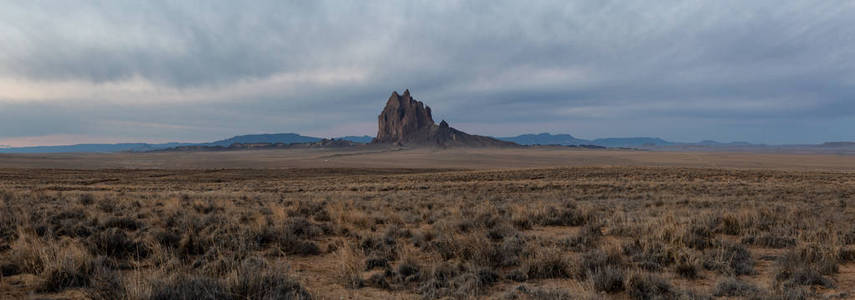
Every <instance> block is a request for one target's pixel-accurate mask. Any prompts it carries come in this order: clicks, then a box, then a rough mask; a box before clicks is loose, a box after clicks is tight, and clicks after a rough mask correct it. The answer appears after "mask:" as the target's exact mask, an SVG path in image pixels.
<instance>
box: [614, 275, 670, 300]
mask: <svg viewBox="0 0 855 300" xmlns="http://www.w3.org/2000/svg"><path fill="white" fill-rule="evenodd" d="M626 292H627V294H629V296H630V297H632V298H633V299H674V298H676V296H677V291H676V290H675V289H674V287H673V286H671V284H670V283H669V282H668V281H666V280H665V279H662V278H661V277H659V276H656V275H653V274H649V273H632V274H630V276H629V278H628V279H627V280H626Z"/></svg>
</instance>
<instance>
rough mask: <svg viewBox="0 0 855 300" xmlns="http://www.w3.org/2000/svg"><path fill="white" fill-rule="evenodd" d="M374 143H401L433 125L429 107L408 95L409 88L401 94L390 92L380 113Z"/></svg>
mask: <svg viewBox="0 0 855 300" xmlns="http://www.w3.org/2000/svg"><path fill="white" fill-rule="evenodd" d="M378 119H379V126H378V131H377V138H376V139H374V142H375V143H381V144H386V143H403V142H405V141H406V140H407V138H408V137H412V136H414V135H417V134H419V133H421V132H424V131H427V130H430V128H431V127H432V126H434V122H433V117H432V116H431V114H430V107H428V106H426V105H424V103H422V102H421V101H417V100H415V99H413V98H412V97H410V90H406V91H404V94H403V95H398V92H394V93H392V96H390V97H389V101H386V108H384V109H383V112H381V113H380V116H379V117H378Z"/></svg>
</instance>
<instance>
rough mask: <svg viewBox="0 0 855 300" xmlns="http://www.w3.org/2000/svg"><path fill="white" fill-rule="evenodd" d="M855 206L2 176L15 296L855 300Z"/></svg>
mask: <svg viewBox="0 0 855 300" xmlns="http://www.w3.org/2000/svg"><path fill="white" fill-rule="evenodd" d="M853 197H855V175H853V174H847V173H821V172H784V171H741V170H713V169H678V168H630V167H614V168H571V169H541V170H505V171H449V170H396V169H392V170H355V169H318V170H216V171H114V170H101V171H62V170H40V171H36V170H0V271H2V274H0V275H2V279H0V298H16V297H25V296H27V295H40V296H60V297H67V298H96V299H176V298H183V299H310V298H335V299H338V298H340V297H355V298H423V299H437V298H473V297H474V298H478V297H481V298H505V299H576V298H585V299H587V298H592V299H597V298H603V297H610V298H627V299H630V298H631V299H655V298H658V299H704V298H711V297H742V298H755V299H770V298H778V299H802V298H814V297H827V296H838V297H847V296H851V295H852V293H853V290H851V289H852V287H853V286H855V266H853V263H852V262H853V260H855V225H853V224H855V222H853V221H855V203H853Z"/></svg>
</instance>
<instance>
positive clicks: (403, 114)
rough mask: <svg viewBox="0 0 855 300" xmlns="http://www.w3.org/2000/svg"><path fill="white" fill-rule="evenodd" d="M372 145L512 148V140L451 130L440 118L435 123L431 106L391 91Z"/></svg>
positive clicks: (408, 94) (408, 93) (407, 92)
mask: <svg viewBox="0 0 855 300" xmlns="http://www.w3.org/2000/svg"><path fill="white" fill-rule="evenodd" d="M372 143H374V144H395V145H410V146H434V147H515V146H519V145H517V144H515V143H511V142H505V141H500V140H497V139H494V138H490V137H485V136H478V135H471V134H467V133H465V132H462V131H460V130H457V129H454V128H452V127H450V126H449V125H448V122H445V120H443V121H442V122H440V123H439V125H437V124H436V123H434V121H433V116H431V111H430V107H428V106H427V105H424V103H422V102H421V101H418V100H415V99H413V98H412V97H411V96H410V91H409V90H406V91H404V94H403V95H398V92H393V93H392V96H390V97H389V100H388V101H386V107H385V108H384V109H383V111H382V112H381V113H380V116H379V117H378V130H377V137H376V138H374V140H373V141H372Z"/></svg>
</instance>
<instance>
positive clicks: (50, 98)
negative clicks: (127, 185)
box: [0, 0, 855, 146]
mask: <svg viewBox="0 0 855 300" xmlns="http://www.w3.org/2000/svg"><path fill="white" fill-rule="evenodd" d="M239 3H242V1H163V2H161V1H85V2H84V1H3V2H1V3H0V145H12V146H25V145H35V144H39V145H50V144H69V143H89V142H129V141H144V142H163V141H208V140H215V139H220V138H225V137H229V136H232V135H237V134H248V133H265V132H266V133H273V132H298V133H302V134H307V135H315V136H343V135H374V134H375V133H376V128H377V124H376V122H377V121H376V120H377V114H378V113H379V112H380V110H381V109H382V106H383V104H384V103H385V100H386V99H387V98H388V96H389V94H391V92H392V91H393V90H398V91H402V90H403V89H405V88H409V89H410V91H411V92H412V94H413V95H414V96H415V97H416V98H417V99H419V100H422V101H424V102H426V103H427V104H429V105H430V106H431V107H432V108H433V111H434V119H436V120H439V119H445V120H448V121H449V123H451V125H452V126H454V127H457V128H458V129H462V130H464V131H469V132H471V133H477V134H484V135H498V136H509V135H516V134H521V133H537V132H552V133H570V134H573V135H575V136H578V137H583V138H596V137H623V136H658V137H663V138H665V139H669V140H675V141H699V140H703V139H716V140H720V141H739V140H745V141H751V142H762V143H818V142H823V141H832V140H855V2H853V1H777V0H770V1H765V0H756V1H743V0H721V1H691V0H690V1H684V0H681V1H668V0H663V1H648V0H643V1H642V0H639V1H633V0H622V1H607V0H591V1H564V0H559V1H435V0H432V1H281V0H276V1H269V2H266V1H251V2H248V3H249V4H248V5H245V4H239Z"/></svg>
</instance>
